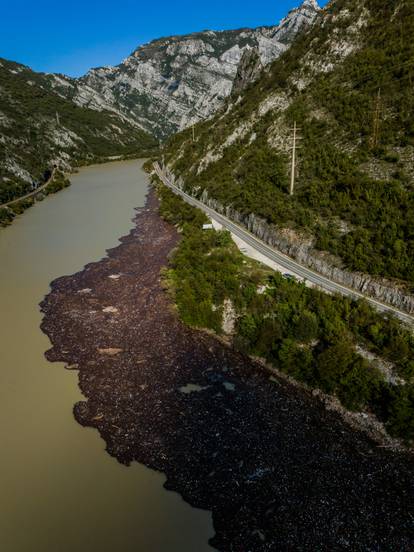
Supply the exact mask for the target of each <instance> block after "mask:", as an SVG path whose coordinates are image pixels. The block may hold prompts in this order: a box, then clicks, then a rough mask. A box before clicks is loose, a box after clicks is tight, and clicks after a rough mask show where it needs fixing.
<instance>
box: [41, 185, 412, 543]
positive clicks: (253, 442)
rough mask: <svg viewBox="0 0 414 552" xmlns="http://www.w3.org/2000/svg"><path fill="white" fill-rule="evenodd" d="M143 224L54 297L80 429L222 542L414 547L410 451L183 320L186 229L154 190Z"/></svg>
mask: <svg viewBox="0 0 414 552" xmlns="http://www.w3.org/2000/svg"><path fill="white" fill-rule="evenodd" d="M135 224H136V226H135V228H134V229H133V230H132V231H131V232H130V234H129V235H127V236H125V237H124V238H122V240H121V243H120V245H119V246H118V247H116V248H114V249H112V250H110V251H109V252H108V256H107V257H106V258H104V259H103V260H101V261H99V262H97V263H92V264H90V265H87V266H86V267H85V269H84V270H82V271H81V272H79V273H77V274H74V275H73V276H67V277H63V278H59V279H58V280H56V281H55V282H53V284H52V291H51V293H50V294H49V295H48V296H47V297H46V298H45V300H44V301H43V303H42V310H43V312H44V315H45V317H44V320H43V324H42V329H43V330H44V332H45V333H47V335H48V336H49V337H50V339H51V341H52V344H53V347H52V349H50V350H49V351H48V353H47V358H48V359H49V360H51V361H62V362H65V363H66V364H67V365H68V366H69V367H70V368H71V369H74V370H78V372H79V385H80V388H81V391H82V393H83V395H84V396H85V400H84V401H81V402H79V403H77V404H76V405H75V408H74V413H75V417H76V419H77V420H78V421H79V423H81V424H82V425H85V426H88V427H94V428H96V429H97V430H98V431H99V432H100V434H101V435H102V437H103V438H104V440H105V442H106V447H107V450H108V452H109V453H110V454H111V455H112V456H114V457H116V458H117V459H118V460H119V461H120V462H122V463H124V464H129V463H131V462H133V461H137V462H140V463H143V464H145V465H147V466H149V467H151V468H152V469H155V470H158V471H162V472H164V473H165V474H166V476H167V482H166V487H167V488H168V489H174V490H176V491H178V492H179V493H180V494H182V495H183V497H184V498H185V500H186V501H187V502H189V503H191V504H192V505H194V506H197V507H201V508H204V509H208V510H211V511H212V513H213V520H214V527H215V530H216V536H215V538H214V539H213V541H212V544H213V546H214V547H215V548H217V549H218V550H221V551H226V552H228V551H230V550H231V551H245V550H254V551H255V552H259V551H265V550H266V551H269V550H289V549H296V550H298V549H307V550H316V549H318V550H330V551H331V550H332V551H334V550H356V549H358V550H378V549H387V550H393V549H398V550H407V551H408V550H410V549H411V548H412V546H413V545H414V522H413V518H412V516H411V515H410V512H412V511H413V510H414V493H413V487H412V485H413V483H412V473H413V461H412V458H410V457H409V456H407V455H404V454H393V453H391V452H390V451H387V450H384V449H381V448H378V447H377V446H376V445H375V443H374V442H373V441H370V440H369V439H367V438H366V437H365V436H364V435H363V434H361V433H358V432H354V431H352V430H351V429H350V428H349V427H347V426H346V425H345V424H344V423H343V422H342V421H341V419H340V417H339V416H338V415H337V414H336V413H334V412H327V411H326V410H325V409H324V408H323V407H322V406H321V404H320V402H319V401H318V400H316V399H315V398H313V397H312V396H311V394H310V393H307V392H305V391H302V390H298V389H295V388H293V387H292V386H291V385H289V383H287V382H285V381H283V380H282V379H279V378H277V377H270V376H269V374H266V373H265V372H264V370H263V369H262V367H260V365H258V364H255V363H254V362H252V361H251V360H250V359H249V358H248V357H246V356H244V355H242V354H240V353H237V352H235V351H233V350H231V349H229V348H228V347H225V346H224V345H223V344H221V343H220V342H219V341H217V340H216V339H215V338H214V337H211V336H209V335H206V334H204V333H202V332H198V331H195V330H191V329H189V328H187V327H185V326H184V325H183V324H182V323H181V322H180V320H179V319H178V316H177V314H176V312H175V310H174V308H173V304H172V302H171V300H170V299H169V298H168V295H167V294H166V293H165V292H164V290H163V288H162V283H161V280H160V271H161V269H162V267H163V266H165V265H166V264H167V262H168V257H169V255H170V253H171V250H172V249H173V248H174V247H175V246H176V245H177V243H178V240H179V235H178V234H177V232H176V230H175V229H174V228H173V227H172V226H170V225H169V224H167V223H166V222H164V221H163V220H161V219H160V217H159V215H158V201H157V198H156V197H155V195H154V193H153V192H151V193H150V195H149V197H148V201H147V205H146V207H145V208H143V209H140V210H139V211H138V213H137V216H136V219H135ZM379 513H380V514H379Z"/></svg>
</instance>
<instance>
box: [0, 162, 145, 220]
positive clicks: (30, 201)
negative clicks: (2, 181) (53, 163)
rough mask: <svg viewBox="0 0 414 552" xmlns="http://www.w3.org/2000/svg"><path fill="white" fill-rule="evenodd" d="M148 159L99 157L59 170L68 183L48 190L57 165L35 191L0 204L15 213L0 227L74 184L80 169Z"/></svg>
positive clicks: (2, 207) (1, 207)
mask: <svg viewBox="0 0 414 552" xmlns="http://www.w3.org/2000/svg"><path fill="white" fill-rule="evenodd" d="M146 159H147V157H140V156H139V157H136V156H135V154H133V155H121V156H114V157H105V158H99V159H95V160H93V161H92V162H91V163H86V164H81V165H74V166H73V167H72V169H71V170H70V171H69V172H65V171H59V172H61V174H62V175H63V179H64V181H67V182H68V184H66V185H64V186H62V187H61V188H59V189H58V190H55V191H50V192H48V191H47V188H48V186H50V185H51V184H53V178H54V177H55V173H56V171H57V170H58V169H56V167H55V168H54V169H53V170H52V174H51V176H50V177H49V180H48V181H47V182H45V183H44V184H42V185H41V186H40V187H39V188H38V189H37V190H34V191H33V192H30V193H29V194H26V195H24V196H22V197H19V198H15V199H13V200H11V201H9V202H7V203H4V204H3V205H0V213H1V211H2V210H3V209H4V210H5V211H6V212H10V211H11V212H12V213H13V215H12V216H11V218H9V219H6V222H5V223H1V221H0V229H1V228H7V226H10V225H11V224H13V221H14V220H15V219H16V217H18V216H21V215H23V214H24V213H25V211H27V210H28V209H30V207H33V205H35V204H36V203H37V202H38V201H43V200H44V199H46V197H47V196H48V195H54V194H56V193H58V192H61V191H62V190H64V189H65V188H68V187H69V186H71V184H72V183H71V180H70V178H71V176H72V175H74V174H77V173H78V172H79V170H80V169H83V168H87V167H93V166H95V165H105V164H107V163H117V162H120V161H134V160H136V161H140V160H142V161H143V162H145V160H146ZM37 195H39V196H41V199H37ZM21 202H22V204H21V205H20V203H21ZM25 202H27V204H25ZM11 205H13V206H16V208H17V209H18V211H17V212H15V211H14V210H13V209H11V208H10V206H11Z"/></svg>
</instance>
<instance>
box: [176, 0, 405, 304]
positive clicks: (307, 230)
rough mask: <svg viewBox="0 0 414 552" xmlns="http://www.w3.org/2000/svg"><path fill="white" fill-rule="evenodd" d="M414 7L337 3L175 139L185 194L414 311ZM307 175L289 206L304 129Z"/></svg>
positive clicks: (302, 157)
mask: <svg viewBox="0 0 414 552" xmlns="http://www.w3.org/2000/svg"><path fill="white" fill-rule="evenodd" d="M413 33H414V6H413V3H412V2H410V1H408V0H407V1H405V0H397V1H395V2H392V3H391V2H383V1H382V0H347V1H345V0H332V1H331V2H330V3H329V4H328V6H327V7H326V8H325V9H324V10H323V11H322V12H320V14H319V15H318V16H317V19H316V21H315V23H314V24H313V26H312V28H311V29H309V31H308V32H306V33H303V34H301V35H298V36H297V38H296V39H295V40H294V42H293V44H292V46H291V47H290V48H289V49H288V50H287V51H285V52H284V53H283V54H282V55H281V56H280V58H279V59H277V60H276V61H275V62H274V63H273V64H272V65H271V66H270V68H269V69H268V70H266V71H264V72H262V73H261V76H260V78H259V80H257V81H256V83H255V84H254V85H252V86H249V87H248V88H247V89H246V90H245V91H244V92H243V93H242V95H241V96H240V97H235V96H233V97H231V98H230V99H229V100H228V102H227V104H226V105H225V106H224V107H223V108H222V109H221V110H220V111H219V112H218V113H217V114H216V115H215V116H214V117H213V118H212V119H210V120H209V121H206V122H203V123H200V124H198V125H197V126H196V128H195V136H196V141H195V143H194V142H193V140H192V133H191V132H190V131H188V130H187V131H184V132H182V133H180V134H178V135H176V136H174V137H173V138H171V140H170V141H169V144H168V148H167V151H166V158H167V160H168V164H169V168H170V169H171V170H172V171H173V172H174V173H175V175H176V176H177V177H179V178H180V179H181V182H182V184H183V186H184V187H185V188H186V189H187V190H189V191H191V192H192V193H195V194H196V195H198V196H201V197H202V198H203V199H204V200H205V201H207V202H209V203H211V204H212V205H214V206H215V207H216V208H218V209H222V210H225V211H226V212H227V213H231V214H232V216H233V217H234V218H236V219H237V220H239V221H240V222H241V223H243V224H245V225H246V226H248V227H249V228H250V229H251V230H252V231H254V232H255V233H256V234H258V235H260V237H263V238H264V239H265V240H266V241H268V242H269V243H272V244H273V245H275V246H276V247H278V248H279V249H281V250H283V251H285V252H286V253H288V254H289V255H291V256H293V257H295V258H297V259H299V260H300V262H302V263H303V264H307V265H308V266H310V267H312V268H314V269H315V270H317V271H319V272H321V273H323V274H325V275H327V276H329V277H330V278H331V279H334V280H336V281H338V282H340V283H344V284H345V285H348V286H351V287H355V288H357V289H360V290H362V291H364V292H367V293H370V294H371V295H373V296H375V297H378V298H379V299H381V300H383V301H385V302H390V303H393V304H395V305H396V306H399V307H401V308H405V309H407V310H409V311H411V312H413V311H414V296H413V294H412V289H413V288H414V170H413V167H414V163H413V161H414V96H413V94H412V86H413V82H414V44H413V41H412V36H413ZM295 122H296V123H297V126H298V128H299V129H300V130H299V137H300V140H298V143H299V144H300V149H299V150H298V151H297V154H298V165H297V177H296V186H295V191H294V195H290V194H289V188H290V167H291V151H292V138H293V132H292V128H293V126H294V123H295Z"/></svg>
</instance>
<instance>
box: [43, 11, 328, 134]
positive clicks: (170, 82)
mask: <svg viewBox="0 0 414 552" xmlns="http://www.w3.org/2000/svg"><path fill="white" fill-rule="evenodd" d="M319 11H320V8H319V6H318V5H317V3H316V2H314V1H313V0H305V2H304V3H303V4H302V6H301V7H299V8H296V9H294V10H292V11H291V12H290V13H289V14H288V15H287V17H286V18H285V19H283V21H282V22H281V23H280V25H277V26H273V27H260V28H257V29H240V30H235V31H221V32H215V31H205V32H200V33H194V34H190V35H186V36H172V37H168V38H162V39H159V40H154V41H153V42H151V43H149V44H145V45H143V46H140V47H139V48H137V50H135V51H134V52H133V53H132V55H131V56H129V57H127V58H126V59H125V60H124V61H123V62H122V63H121V64H120V65H118V66H116V67H101V68H98V69H92V70H91V71H89V72H88V73H87V74H86V75H85V76H84V77H82V78H80V79H70V78H68V77H65V76H63V75H49V85H50V86H51V87H52V88H53V89H54V90H55V91H56V92H58V93H59V94H60V95H62V96H64V97H65V98H68V97H69V98H70V99H72V100H73V101H74V102H75V103H77V104H79V105H86V106H88V107H89V108H92V109H96V110H102V109H108V110H111V111H114V112H116V113H117V114H118V115H122V116H123V117H124V118H125V119H127V120H128V121H129V122H134V123H135V124H136V125H138V126H140V127H142V128H143V129H145V130H147V131H149V132H152V133H154V134H156V135H157V136H159V137H165V136H168V135H169V134H171V133H173V132H176V131H177V130H182V129H184V128H186V127H188V126H189V125H191V124H193V123H196V122H198V121H201V120H204V119H206V118H208V117H210V116H211V115H213V114H214V113H215V112H216V111H217V110H218V109H219V108H220V107H222V105H223V104H224V101H225V100H226V98H227V97H228V96H229V95H230V94H231V91H232V89H233V82H234V80H235V78H236V75H237V74H238V68H239V64H240V62H241V61H242V59H243V55H244V53H245V52H246V51H247V50H248V49H249V48H250V49H252V48H253V49H254V51H255V52H258V55H259V57H260V63H261V65H262V66H266V65H267V64H269V63H270V62H272V61H273V60H275V59H276V58H277V57H279V56H280V55H281V54H282V53H283V52H284V51H285V50H286V49H287V48H288V46H289V45H290V44H291V42H292V41H293V39H294V37H295V36H296V35H297V33H298V32H299V31H300V30H302V29H304V28H306V27H308V26H310V25H311V24H312V23H313V21H314V20H315V17H316V16H317V14H318V12H319ZM250 55H251V54H250ZM245 62H246V59H244V61H243V63H245ZM257 69H258V67H255V68H254V70H252V71H251V74H252V78H256V76H257ZM246 79H247V74H246V75H245V77H244V79H243V81H244V83H246Z"/></svg>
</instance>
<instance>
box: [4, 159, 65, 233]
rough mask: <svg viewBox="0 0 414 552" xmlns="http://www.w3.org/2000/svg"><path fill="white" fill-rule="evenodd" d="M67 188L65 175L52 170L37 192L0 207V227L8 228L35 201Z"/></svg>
mask: <svg viewBox="0 0 414 552" xmlns="http://www.w3.org/2000/svg"><path fill="white" fill-rule="evenodd" d="M68 186H70V180H69V179H68V178H67V175H65V174H63V173H61V172H60V171H58V170H56V169H53V171H52V174H51V175H50V177H49V180H48V181H47V182H45V183H44V184H42V185H41V186H39V188H38V189H37V190H34V191H33V192H31V193H30V194H26V195H25V196H23V197H20V198H16V199H14V200H12V201H9V202H8V203H6V204H4V205H0V227H5V226H9V224H11V223H12V222H13V220H14V219H15V218H16V216H18V215H21V214H22V213H24V211H26V210H27V209H29V208H30V207H32V206H33V205H34V204H35V203H36V201H42V200H43V199H44V198H45V197H46V196H48V195H50V194H54V193H56V192H59V191H60V190H63V189H65V188H67V187H68Z"/></svg>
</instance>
